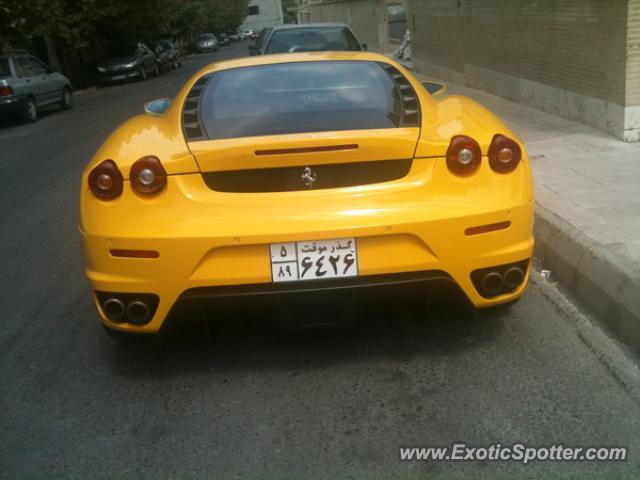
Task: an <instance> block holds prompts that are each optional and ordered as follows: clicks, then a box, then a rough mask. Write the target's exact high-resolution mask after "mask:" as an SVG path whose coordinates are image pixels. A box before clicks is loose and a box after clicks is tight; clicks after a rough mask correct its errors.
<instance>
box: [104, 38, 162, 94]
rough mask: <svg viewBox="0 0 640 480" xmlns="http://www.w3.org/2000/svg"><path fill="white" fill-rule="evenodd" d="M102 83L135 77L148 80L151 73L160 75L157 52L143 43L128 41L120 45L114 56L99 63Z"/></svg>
mask: <svg viewBox="0 0 640 480" xmlns="http://www.w3.org/2000/svg"><path fill="white" fill-rule="evenodd" d="M98 73H99V74H100V83H101V84H107V83H113V82H118V81H123V80H130V79H133V78H136V79H140V80H146V79H147V77H148V76H149V75H159V74H160V68H159V67H158V64H157V63H156V56H155V54H154V53H153V52H152V51H151V50H150V49H149V47H147V46H146V45H145V44H143V43H140V42H138V43H127V44H123V45H120V46H118V47H117V48H116V49H115V52H114V54H113V56H112V57H111V58H109V59H107V60H105V61H103V62H101V63H100V64H99V65H98Z"/></svg>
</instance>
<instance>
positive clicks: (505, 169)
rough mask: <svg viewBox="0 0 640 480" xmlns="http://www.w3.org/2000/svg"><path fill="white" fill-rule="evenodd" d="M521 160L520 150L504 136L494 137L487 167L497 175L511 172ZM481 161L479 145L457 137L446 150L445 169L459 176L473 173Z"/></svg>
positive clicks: (471, 139) (518, 146)
mask: <svg viewBox="0 0 640 480" xmlns="http://www.w3.org/2000/svg"><path fill="white" fill-rule="evenodd" d="M521 159H522V149H521V148H520V145H518V143H517V142H515V141H514V140H512V139H510V138H509V137H507V136H505V135H500V134H498V135H496V136H494V137H493V140H492V141H491V146H490V147H489V165H490V166H491V168H492V169H493V171H495V172H497V173H510V172H513V171H514V170H515V169H516V167H517V166H518V163H519V162H520V160H521ZM481 161H482V151H481V149H480V145H479V144H478V142H476V141H475V140H474V139H473V138H471V137H467V136H466V135H457V136H455V137H453V138H452V139H451V143H450V144H449V148H448V150H447V167H449V170H451V172H453V173H454V174H456V175H459V176H467V175H471V174H473V173H475V171H476V170H477V169H478V168H479V167H480V162H481Z"/></svg>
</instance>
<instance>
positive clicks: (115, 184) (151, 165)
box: [89, 156, 167, 200]
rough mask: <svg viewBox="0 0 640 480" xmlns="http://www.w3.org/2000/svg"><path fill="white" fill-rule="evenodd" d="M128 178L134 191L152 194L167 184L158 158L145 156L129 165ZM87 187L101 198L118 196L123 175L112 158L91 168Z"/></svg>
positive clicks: (109, 198) (165, 174) (165, 175)
mask: <svg viewBox="0 0 640 480" xmlns="http://www.w3.org/2000/svg"><path fill="white" fill-rule="evenodd" d="M129 180H130V182H131V187H132V188H133V190H134V191H135V192H137V193H140V194H142V195H153V194H156V193H159V192H161V191H162V190H163V189H164V188H165V186H166V185H167V173H166V172H165V170H164V168H163V167H162V164H161V163H160V160H158V158H156V157H152V156H147V157H142V158H141V159H139V160H137V161H136V162H135V163H134V164H133V165H131V169H130V170H129ZM89 188H90V189H91V191H92V192H93V194H94V195H95V196H96V197H98V198H100V199H102V200H113V199H115V198H117V197H119V196H120V194H121V193H122V188H123V177H122V174H121V173H120V170H119V169H118V167H117V165H116V164H115V162H114V161H113V160H105V161H104V162H101V163H100V164H98V165H97V166H96V167H95V168H94V169H93V170H91V173H89Z"/></svg>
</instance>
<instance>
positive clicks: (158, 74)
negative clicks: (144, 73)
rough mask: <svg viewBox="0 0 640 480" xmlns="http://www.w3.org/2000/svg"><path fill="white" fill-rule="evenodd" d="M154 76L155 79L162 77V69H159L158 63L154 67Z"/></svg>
mask: <svg viewBox="0 0 640 480" xmlns="http://www.w3.org/2000/svg"><path fill="white" fill-rule="evenodd" d="M153 76H154V77H159V76H160V69H159V68H158V64H157V63H156V64H155V65H154V66H153Z"/></svg>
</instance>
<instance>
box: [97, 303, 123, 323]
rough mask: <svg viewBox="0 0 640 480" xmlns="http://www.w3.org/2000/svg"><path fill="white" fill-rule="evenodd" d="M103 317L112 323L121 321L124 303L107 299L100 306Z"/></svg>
mask: <svg viewBox="0 0 640 480" xmlns="http://www.w3.org/2000/svg"><path fill="white" fill-rule="evenodd" d="M102 310H103V311H104V314H105V316H106V317H107V318H108V319H109V320H112V321H114V322H116V321H118V320H122V318H123V317H124V314H125V308H124V303H122V301H121V300H118V299H117V298H108V299H107V300H105V301H104V303H103V304H102Z"/></svg>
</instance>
